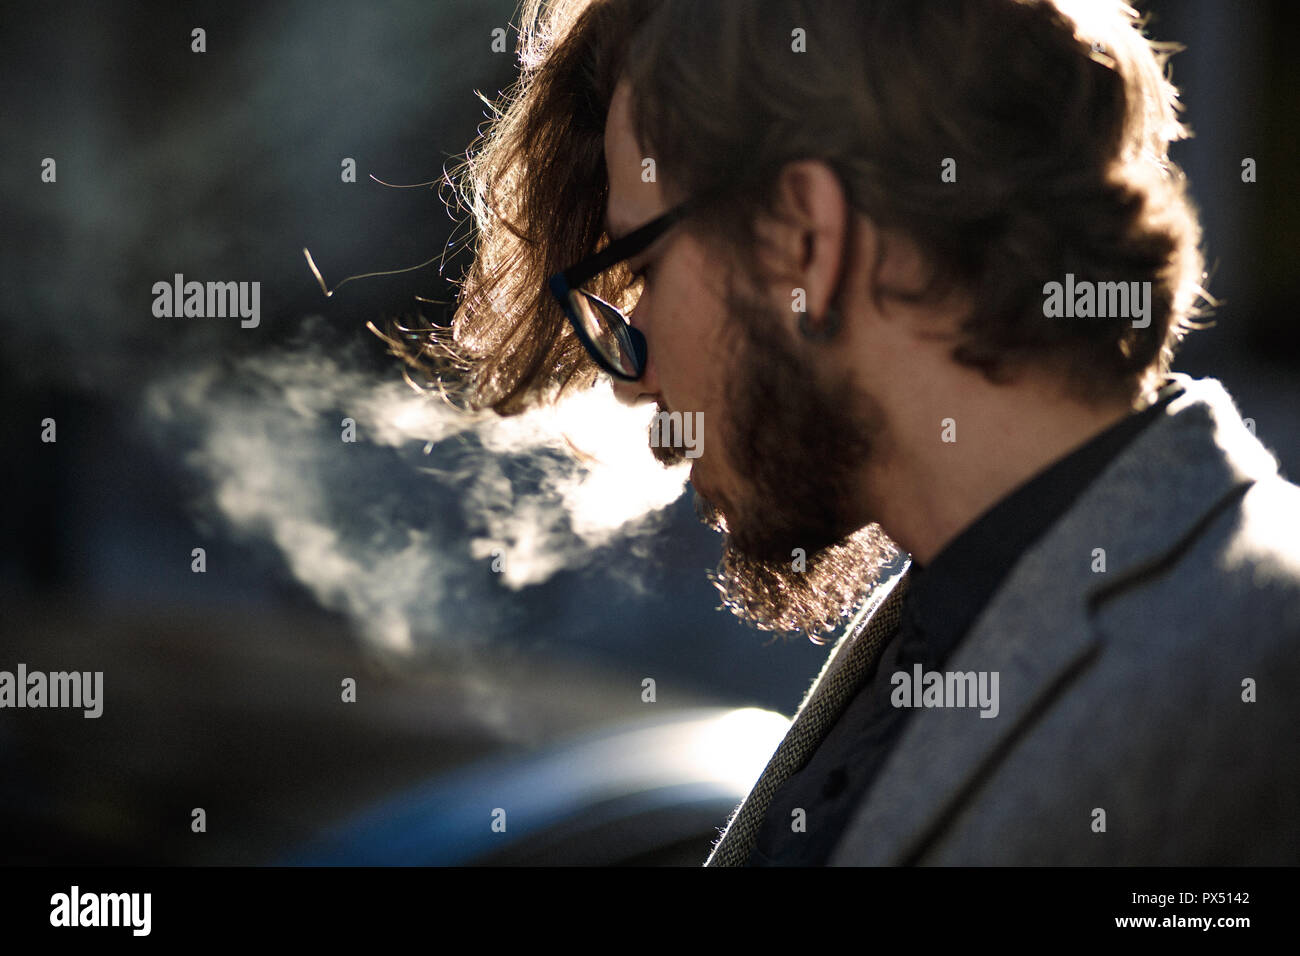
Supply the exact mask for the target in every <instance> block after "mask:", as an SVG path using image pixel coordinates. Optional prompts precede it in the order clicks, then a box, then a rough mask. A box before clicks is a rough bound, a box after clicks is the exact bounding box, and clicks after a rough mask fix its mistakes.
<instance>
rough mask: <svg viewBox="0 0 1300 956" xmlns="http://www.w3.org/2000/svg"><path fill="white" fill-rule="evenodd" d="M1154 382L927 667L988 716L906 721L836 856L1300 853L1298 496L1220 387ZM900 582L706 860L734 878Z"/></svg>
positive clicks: (829, 672)
mask: <svg viewBox="0 0 1300 956" xmlns="http://www.w3.org/2000/svg"><path fill="white" fill-rule="evenodd" d="M1173 377H1174V378H1177V379H1178V380H1179V381H1180V382H1181V383H1182V384H1183V386H1184V388H1185V389H1186V391H1185V393H1184V394H1183V395H1181V396H1179V397H1178V398H1176V399H1174V401H1173V402H1172V403H1171V404H1170V405H1169V406H1167V408H1166V409H1165V414H1164V415H1162V416H1161V417H1160V418H1159V419H1157V420H1156V421H1155V422H1153V423H1152V424H1151V425H1150V426H1149V427H1148V428H1146V429H1144V430H1143V431H1142V432H1141V433H1140V434H1139V435H1138V437H1137V438H1136V439H1135V440H1134V441H1133V442H1132V443H1131V444H1130V445H1129V446H1128V447H1127V448H1125V449H1124V450H1123V451H1122V452H1121V453H1120V455H1119V456H1118V457H1117V458H1116V459H1115V460H1114V461H1113V462H1111V463H1110V465H1109V466H1108V467H1107V469H1106V470H1105V471H1104V472H1103V473H1102V474H1101V475H1100V476H1099V477H1098V478H1097V480H1096V481H1094V482H1093V483H1092V484H1091V485H1090V486H1089V487H1088V488H1087V489H1086V490H1085V491H1084V492H1083V494H1082V495H1081V496H1080V498H1079V499H1078V501H1077V502H1075V504H1074V505H1073V506H1072V507H1071V508H1070V510H1069V511H1068V512H1067V513H1066V514H1065V515H1064V516H1063V517H1062V518H1061V519H1060V520H1059V521H1057V522H1056V523H1055V524H1054V525H1053V526H1052V527H1051V528H1050V529H1049V530H1048V531H1047V533H1046V534H1045V535H1044V536H1043V537H1042V538H1041V539H1040V540H1039V541H1038V542H1037V543H1036V544H1035V545H1034V546H1033V547H1032V548H1030V549H1029V550H1028V551H1026V552H1025V553H1024V554H1023V555H1021V557H1020V559H1019V560H1018V561H1017V562H1016V564H1015V566H1014V567H1013V568H1012V569H1011V571H1010V573H1009V574H1008V575H1007V577H1006V579H1005V580H1004V582H1003V584H1002V586H1001V587H1000V588H999V590H998V591H997V593H996V594H995V595H994V596H993V598H992V600H991V601H990V602H989V604H988V605H987V607H986V608H985V609H984V611H983V612H982V613H981V614H980V615H979V617H978V618H976V620H975V622H974V623H973V625H972V627H971V630H970V631H969V633H968V634H967V635H966V637H965V638H964V639H963V641H962V642H961V644H959V645H958V646H957V648H956V650H955V651H954V652H953V654H952V657H951V658H950V659H949V660H948V661H947V662H945V665H944V666H945V669H947V670H950V671H976V672H979V671H987V672H990V673H992V672H996V673H997V674H998V675H999V683H998V686H999V697H1000V701H999V709H998V713H997V716H996V717H992V718H982V717H981V716H980V714H979V710H978V708H961V707H947V708H922V709H918V710H917V711H916V713H913V714H912V715H911V716H910V717H909V719H908V723H907V724H906V726H905V728H904V731H903V735H902V737H901V739H900V740H899V742H898V745H897V747H896V748H895V750H894V751H893V752H892V753H891V754H890V756H889V758H888V759H887V760H886V762H885V764H884V766H883V767H882V768H881V770H880V774H879V776H878V777H877V778H876V780H875V782H874V783H873V785H872V786H871V788H870V789H869V790H868V791H867V793H866V795H865V797H864V799H863V800H862V801H861V802H860V803H859V804H858V806H857V807H856V808H855V810H854V811H853V814H852V817H851V819H850V821H849V824H848V826H847V827H846V828H845V830H844V832H843V833H842V835H841V836H840V839H839V841H838V843H837V844H836V847H835V850H834V851H833V853H832V855H831V858H830V864H831V865H832V866H862V865H884V864H890V865H892V864H957V865H988V864H997V865H1002V864H1010V865H1061V864H1067V865H1074V864H1085V865H1157V866H1161V865H1164V866H1173V865H1240V864H1251V865H1256V864H1296V863H1298V862H1300V759H1298V754H1297V726H1300V642H1298V641H1297V638H1300V488H1297V487H1296V486H1295V485H1292V484H1289V483H1288V482H1286V481H1284V480H1283V479H1282V478H1281V477H1280V476H1279V475H1278V470H1277V463H1276V462H1275V461H1274V459H1273V457H1272V455H1271V454H1270V453H1269V452H1268V451H1267V449H1265V448H1264V446H1263V445H1262V444H1260V442H1259V441H1257V440H1256V439H1255V437H1254V435H1252V434H1251V432H1250V431H1249V430H1248V429H1247V428H1246V426H1245V424H1244V423H1243V421H1242V419H1241V416H1240V415H1239V414H1238V413H1237V410H1236V408H1235V407H1234V405H1233V402H1232V399H1231V398H1230V397H1229V395H1228V394H1227V392H1226V391H1225V390H1224V389H1223V387H1222V385H1220V384H1219V383H1218V382H1217V381H1215V380H1213V379H1202V380H1193V379H1190V378H1188V377H1187V376H1185V375H1175V376H1173ZM1102 559H1104V570H1103V569H1102V568H1103V565H1102V563H1101V561H1102ZM907 581H908V575H907V573H904V574H902V575H900V576H899V577H897V578H895V579H894V580H893V581H891V582H889V584H887V585H885V586H882V587H881V588H879V589H877V594H876V595H875V596H874V597H873V599H872V600H871V601H870V602H868V605H867V607H865V608H864V609H863V611H862V612H860V613H859V616H858V618H857V620H855V621H854V622H853V624H852V625H851V626H850V627H849V628H847V629H846V633H845V636H844V637H843V638H841V639H840V641H839V642H838V643H837V644H836V645H835V647H834V649H833V650H832V651H831V653H830V655H829V657H828V659H827V662H826V665H825V666H824V667H823V669H822V672H821V674H819V675H818V677H817V680H816V681H815V682H814V684H813V686H812V688H811V689H810V690H809V692H808V694H807V695H806V696H805V698H804V700H803V702H802V703H801V704H800V706H799V709H798V711H797V712H796V714H795V718H794V720H793V722H792V723H791V725H790V729H789V731H788V732H787V733H786V736H785V738H784V739H783V740H782V742H781V743H780V745H779V746H778V747H777V749H776V751H775V752H774V754H773V755H772V758H771V760H770V761H769V763H768V765H767V767H766V769H765V770H764V771H763V774H762V776H760V777H759V779H758V782H757V783H756V784H755V785H754V788H753V790H752V791H751V792H750V794H749V796H747V797H746V798H745V801H744V802H743V803H742V804H741V805H740V806H739V807H738V808H737V809H736V811H735V812H734V813H733V814H732V817H731V819H730V820H729V822H728V825H727V827H726V829H725V830H724V832H723V834H722V837H721V839H720V840H719V841H718V843H717V844H716V845H715V846H714V848H713V852H712V853H711V854H710V856H709V858H708V860H707V861H706V863H705V865H706V866H728V865H733V866H734V865H743V863H744V862H745V859H746V858H747V857H748V855H749V850H750V848H751V847H752V846H753V843H754V838H755V835H756V833H757V830H758V826H759V824H760V823H761V821H762V818H763V814H764V813H765V812H766V810H767V806H768V803H769V802H770V800H771V797H772V794H773V792H774V791H775V790H776V788H777V787H778V786H779V785H780V784H781V783H782V782H783V781H784V780H785V779H786V778H787V777H788V776H789V775H790V774H791V773H792V772H794V771H795V770H796V769H797V768H798V767H800V766H801V765H802V764H803V762H804V760H805V759H806V758H807V757H808V756H810V755H811V754H812V753H813V751H814V750H815V749H816V748H817V745H818V744H819V743H820V742H821V740H822V738H823V737H824V736H825V735H826V733H827V732H828V731H829V729H830V727H831V726H832V725H833V724H834V721H835V718H836V717H837V716H838V715H839V713H840V711H841V710H842V709H843V708H844V706H845V705H846V704H847V703H848V701H849V700H850V699H851V698H852V696H853V694H854V692H855V691H856V690H857V689H858V687H859V686H860V684H861V681H862V680H863V679H865V677H866V675H867V674H868V673H869V672H870V669H871V664H872V662H873V661H874V659H875V657H876V655H877V654H878V653H879V650H880V648H881V646H882V645H883V644H884V642H885V641H886V640H887V639H888V637H889V636H891V635H892V634H893V632H894V631H895V629H896V628H897V625H898V618H899V603H900V600H901V598H902V595H903V594H904V593H905V591H906V588H907ZM1251 698H1253V700H1252V699H1251Z"/></svg>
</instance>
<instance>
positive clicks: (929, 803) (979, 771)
mask: <svg viewBox="0 0 1300 956" xmlns="http://www.w3.org/2000/svg"><path fill="white" fill-rule="evenodd" d="M1172 377H1174V378H1176V379H1178V380H1179V381H1180V382H1182V383H1183V384H1184V388H1185V389H1186V393H1185V394H1184V395H1182V396H1179V397H1178V398H1176V399H1174V401H1173V402H1171V403H1170V405H1169V406H1167V407H1166V409H1165V414H1164V415H1163V416H1162V417H1161V418H1159V419H1157V420H1156V421H1155V422H1152V423H1151V425H1150V426H1149V427H1148V428H1147V429H1146V430H1145V431H1144V432H1143V433H1142V434H1140V435H1139V436H1138V437H1137V438H1136V439H1135V440H1134V442H1133V444H1132V445H1131V446H1129V447H1128V448H1127V449H1125V450H1124V451H1123V452H1122V453H1121V454H1120V456H1119V458H1118V459H1116V461H1114V462H1112V463H1111V465H1110V467H1109V468H1107V470H1106V471H1105V472H1103V473H1102V475H1101V476H1100V477H1099V478H1098V479H1097V481H1095V482H1094V483H1093V484H1092V485H1091V486H1090V487H1089V488H1088V489H1086V490H1085V491H1084V493H1083V494H1082V495H1081V496H1080V499H1079V500H1078V501H1077V502H1076V503H1075V505H1074V506H1073V507H1071V509H1070V510H1069V512H1067V514H1066V515H1065V516H1064V517H1063V518H1062V519H1061V520H1060V521H1058V522H1057V523H1056V524H1055V525H1054V526H1053V527H1052V528H1051V529H1050V530H1049V531H1048V532H1047V533H1046V534H1045V535H1044V537H1043V538H1042V539H1040V541H1039V542H1038V543H1037V544H1035V545H1034V546H1033V547H1032V548H1030V549H1029V551H1027V552H1026V553H1025V554H1024V556H1022V558H1021V560H1020V561H1018V562H1017V563H1016V566H1015V567H1014V568H1013V569H1012V571H1011V572H1010V574H1009V575H1008V576H1007V579H1006V581H1005V582H1004V583H1003V585H1002V586H1001V587H1000V588H999V590H998V592H997V593H996V594H995V595H994V597H993V599H992V600H991V601H990V602H989V605H988V607H986V608H985V610H984V612H983V613H982V614H981V615H980V616H979V618H977V620H976V621H975V623H974V625H973V626H972V629H971V631H970V633H969V634H967V636H966V638H965V639H964V640H963V641H962V642H961V644H959V645H958V647H957V649H956V651H955V652H954V653H953V655H952V657H951V658H950V659H949V660H948V661H947V662H946V663H945V665H944V666H945V669H946V670H949V671H976V672H979V671H986V672H988V673H989V674H990V675H992V674H993V673H996V674H998V677H999V682H998V702H999V712H998V714H997V716H996V717H991V718H985V717H981V716H980V710H979V708H978V707H966V708H961V707H947V708H933V709H921V710H920V712H919V713H916V714H913V715H911V716H910V717H909V719H908V723H907V726H906V727H905V729H904V732H903V735H902V737H901V738H900V740H899V741H898V744H897V746H896V747H895V749H894V751H893V752H892V753H891V754H890V757H889V758H888V760H887V761H886V762H885V764H884V765H883V766H882V767H881V770H880V775H879V777H878V778H877V780H876V782H875V784H874V786H873V787H872V789H871V790H869V791H868V793H867V796H866V798H865V800H864V801H863V803H862V804H861V805H860V806H859V807H858V809H857V811H856V812H855V814H854V816H853V818H852V819H851V821H850V823H849V826H848V827H847V828H846V830H845V834H844V836H843V838H842V839H841V840H840V841H839V843H838V844H837V845H836V848H835V850H834V852H833V853H832V855H831V858H830V861H829V862H830V865H832V866H835V865H880V864H906V863H912V862H915V861H916V859H917V858H918V857H919V856H921V855H922V854H923V853H924V852H925V850H926V849H927V847H928V846H929V845H930V844H931V841H932V840H933V839H934V838H936V836H937V835H938V833H939V831H940V830H941V828H942V826H943V824H944V823H945V822H946V821H947V820H948V819H950V817H951V815H952V813H953V812H954V811H955V810H956V809H957V808H958V807H959V806H960V804H961V803H962V801H963V799H964V798H965V797H966V796H968V795H969V793H970V792H971V791H972V789H973V788H974V787H976V786H977V785H978V784H979V783H980V781H981V779H982V778H983V776H984V775H985V774H986V773H987V772H989V771H991V770H992V768H993V766H994V765H995V764H996V761H997V758H998V756H999V755H1000V754H1001V753H1003V752H1005V750H1006V749H1007V748H1009V747H1010V746H1012V745H1013V744H1014V742H1015V739H1016V737H1017V735H1018V734H1019V733H1020V732H1021V731H1023V730H1024V729H1025V728H1026V727H1027V726H1028V725H1030V724H1032V722H1033V721H1034V719H1035V718H1036V716H1037V715H1038V714H1039V713H1040V712H1041V711H1042V710H1043V709H1044V708H1046V707H1047V706H1048V705H1049V704H1050V703H1051V702H1052V700H1053V699H1054V698H1055V697H1056V696H1057V695H1058V694H1059V693H1061V691H1062V690H1063V689H1064V688H1065V687H1066V686H1067V685H1068V684H1069V682H1070V679H1071V678H1072V677H1073V676H1074V675H1076V674H1077V673H1079V671H1080V670H1081V669H1082V668H1084V667H1086V665H1087V663H1088V661H1089V659H1090V658H1091V656H1092V655H1093V654H1095V653H1096V652H1097V651H1098V649H1099V647H1100V644H1101V639H1100V637H1099V636H1098V635H1097V634H1096V633H1095V631H1094V629H1093V627H1092V624H1091V616H1092V609H1093V608H1094V607H1095V606H1096V604H1097V603H1099V602H1100V601H1102V600H1105V599H1107V598H1108V597H1109V596H1111V595H1114V594H1116V593H1118V592H1119V591H1121V590H1123V589H1124V588H1125V587H1128V586H1132V585H1134V584H1138V583H1140V581H1141V580H1142V578H1143V576H1144V575H1145V573H1146V572H1148V571H1149V570H1150V569H1152V568H1153V567H1158V566H1159V565H1160V563H1161V562H1162V561H1165V560H1167V559H1168V557H1169V556H1170V554H1171V553H1174V552H1176V551H1177V550H1178V549H1179V548H1180V547H1181V546H1182V545H1183V544H1184V543H1186V542H1187V541H1188V540H1190V539H1191V538H1192V537H1194V536H1195V533H1196V531H1197V528H1198V527H1199V526H1200V525H1201V524H1202V523H1203V522H1204V521H1205V520H1207V519H1208V517H1210V516H1212V514H1213V513H1215V512H1216V511H1217V509H1218V508H1219V507H1220V506H1222V505H1225V504H1227V503H1229V502H1230V501H1231V500H1232V499H1233V498H1234V496H1235V495H1236V494H1238V493H1240V492H1241V491H1243V490H1244V489H1245V488H1246V487H1248V486H1249V484H1250V483H1251V482H1252V481H1253V480H1254V479H1255V477H1257V476H1259V475H1261V474H1267V473H1270V472H1275V471H1276V463H1275V462H1274V461H1273V459H1272V457H1271V456H1270V455H1269V454H1268V452H1267V451H1266V450H1265V449H1264V448H1263V446H1262V445H1260V444H1259V443H1258V442H1257V441H1256V440H1255V439H1254V437H1253V436H1252V435H1250V434H1249V432H1248V431H1247V430H1246V428H1245V426H1244V425H1243V423H1242V421H1241V418H1240V416H1238V415H1237V412H1236V410H1235V408H1233V406H1232V402H1231V399H1230V398H1229V397H1228V396H1227V393H1226V392H1224V391H1223V388H1222V386H1220V385H1219V384H1218V383H1217V382H1215V381H1213V380H1203V381H1193V380H1191V379H1188V378H1187V377H1186V376H1181V375H1176V376H1172ZM1095 548H1102V549H1104V550H1105V552H1106V559H1107V564H1108V573H1094V572H1093V570H1092V566H1093V560H1094V549H1095Z"/></svg>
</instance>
